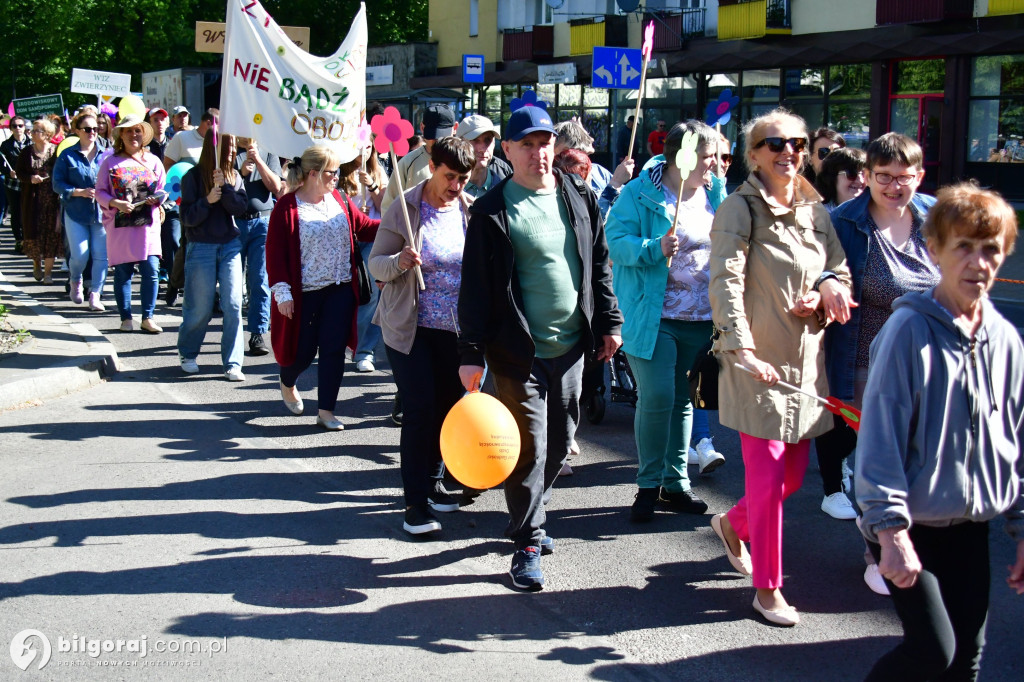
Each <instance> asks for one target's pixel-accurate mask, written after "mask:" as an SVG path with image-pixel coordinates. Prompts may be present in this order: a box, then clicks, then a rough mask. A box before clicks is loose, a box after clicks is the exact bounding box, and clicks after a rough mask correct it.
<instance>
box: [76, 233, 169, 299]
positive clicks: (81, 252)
mask: <svg viewBox="0 0 1024 682" xmlns="http://www.w3.org/2000/svg"><path fill="white" fill-rule="evenodd" d="M64 230H65V232H66V233H67V236H68V246H69V247H70V249H71V254H70V258H68V261H69V263H68V267H69V268H70V270H71V281H72V282H77V281H78V280H80V279H82V271H83V270H85V266H86V264H87V263H88V262H89V258H90V257H91V258H92V283H91V284H90V285H89V291H95V292H96V293H97V294H100V295H102V294H103V286H104V285H105V284H106V282H107V231H106V230H105V229H104V228H103V223H101V222H100V221H98V220H96V221H94V222H91V223H89V224H85V223H79V222H77V221H75V220H72V219H71V216H69V215H68V214H67V213H65V214H64ZM114 280H115V282H116V281H117V277H116V274H115V277H114ZM143 298H145V297H144V296H143ZM117 307H118V309H120V308H121V304H120V303H118V306H117ZM152 313H153V309H152V308H150V314H151V315H152Z"/></svg>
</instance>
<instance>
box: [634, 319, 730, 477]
mask: <svg viewBox="0 0 1024 682" xmlns="http://www.w3.org/2000/svg"><path fill="white" fill-rule="evenodd" d="M710 336H711V323H710V322H684V321H681V320H668V319H662V320H661V326H660V327H659V329H658V337H657V339H656V340H655V342H654V353H653V354H652V355H651V359H650V360H645V359H643V358H638V357H636V356H635V355H629V354H628V353H627V354H626V356H627V357H628V358H629V366H630V367H631V368H632V369H633V377H634V378H635V379H636V385H637V389H638V390H639V392H640V399H639V401H638V402H637V406H636V417H635V420H634V431H635V437H636V451H637V456H638V459H639V467H638V469H637V474H636V483H637V487H639V488H657V487H658V486H659V485H660V486H662V487H663V488H665V489H666V490H668V491H669V492H673V493H677V492H681V491H684V490H689V489H690V478H689V476H688V474H687V472H686V455H687V451H688V450H689V447H690V431H691V424H692V418H693V406H692V404H691V403H690V385H689V382H688V381H687V378H686V372H687V370H689V369H690V367H691V366H693V359H694V357H695V356H696V355H697V353H698V351H700V349H701V348H703V347H704V344H706V343H707V340H708V337H710Z"/></svg>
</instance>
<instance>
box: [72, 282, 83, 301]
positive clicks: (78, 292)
mask: <svg viewBox="0 0 1024 682" xmlns="http://www.w3.org/2000/svg"><path fill="white" fill-rule="evenodd" d="M84 300H85V299H84V298H83V297H82V280H78V281H77V282H72V283H71V302H72V303H81V302H82V301H84Z"/></svg>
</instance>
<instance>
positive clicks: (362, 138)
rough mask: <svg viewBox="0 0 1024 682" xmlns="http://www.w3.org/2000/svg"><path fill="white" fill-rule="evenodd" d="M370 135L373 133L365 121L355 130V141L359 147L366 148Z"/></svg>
mask: <svg viewBox="0 0 1024 682" xmlns="http://www.w3.org/2000/svg"><path fill="white" fill-rule="evenodd" d="M372 134H373V131H372V130H371V128H370V124H369V123H366V122H365V121H364V122H363V123H360V124H359V127H358V128H357V129H356V139H357V140H359V146H360V147H366V146H367V145H368V144H370V135H372Z"/></svg>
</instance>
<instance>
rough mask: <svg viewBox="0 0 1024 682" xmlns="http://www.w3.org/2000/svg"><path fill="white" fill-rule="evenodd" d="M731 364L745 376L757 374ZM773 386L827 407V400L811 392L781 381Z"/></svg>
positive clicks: (739, 365)
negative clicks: (786, 389)
mask: <svg viewBox="0 0 1024 682" xmlns="http://www.w3.org/2000/svg"><path fill="white" fill-rule="evenodd" d="M732 364H733V367H736V368H737V369H742V370H743V371H744V372H746V373H747V374H750V375H753V376H756V375H757V372H755V371H754V370H752V369H747V368H746V367H744V366H743V365H741V364H740V363H738V362H734V363H732ZM775 384H776V385H777V386H782V387H783V388H788V389H789V390H791V391H796V392H797V393H800V394H802V395H805V396H807V397H808V398H814V399H815V400H817V401H818V402H819V403H821V404H822V405H826V406H827V405H828V404H829V402H828V401H827V400H825V399H824V398H822V397H821V396H820V395H815V394H814V393H811V392H809V391H805V390H803V389H802V388H797V387H796V386H794V385H793V384H787V383H786V382H785V381H781V380H779V381H776V382H775Z"/></svg>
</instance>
